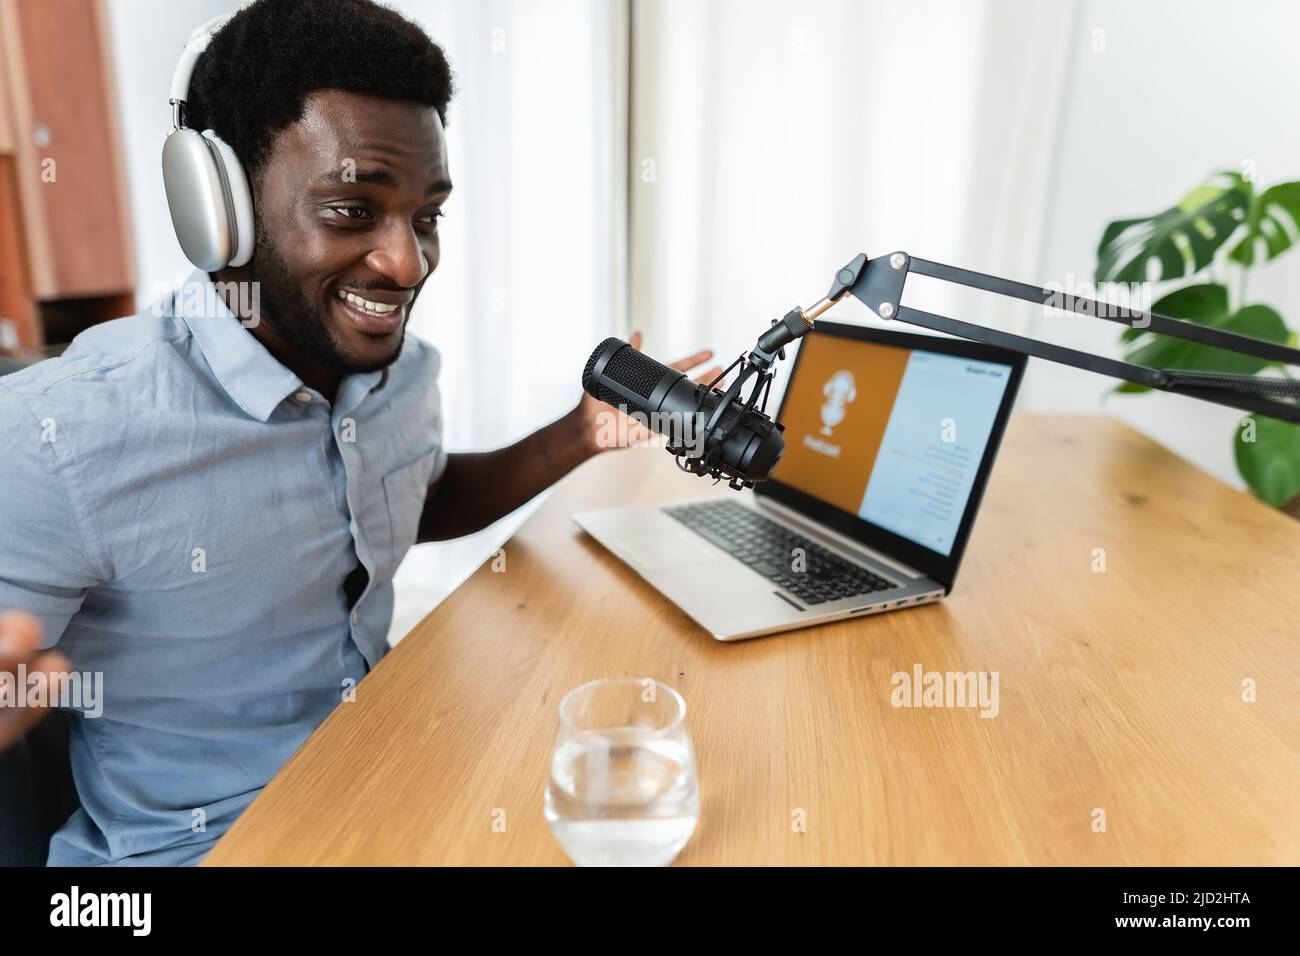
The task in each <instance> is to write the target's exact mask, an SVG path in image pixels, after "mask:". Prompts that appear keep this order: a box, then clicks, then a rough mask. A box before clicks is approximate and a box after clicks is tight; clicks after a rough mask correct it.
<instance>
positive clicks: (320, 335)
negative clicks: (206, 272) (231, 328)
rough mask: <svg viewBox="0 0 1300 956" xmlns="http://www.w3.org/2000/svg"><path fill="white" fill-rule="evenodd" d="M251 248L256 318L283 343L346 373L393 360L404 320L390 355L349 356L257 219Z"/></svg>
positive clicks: (399, 347) (382, 365)
mask: <svg viewBox="0 0 1300 956" xmlns="http://www.w3.org/2000/svg"><path fill="white" fill-rule="evenodd" d="M254 248H255V250H256V252H255V253H254V256H253V259H252V261H251V262H250V263H249V269H250V273H251V277H252V280H253V281H254V282H256V283H258V295H259V304H260V313H259V319H260V320H261V321H262V322H265V323H266V324H267V325H269V326H270V327H271V329H272V330H274V331H275V333H276V334H277V335H279V336H280V338H282V339H283V340H284V341H285V342H287V343H288V344H289V345H291V346H293V347H294V348H295V349H297V350H298V351H299V352H301V353H302V354H303V356H304V357H306V358H308V359H310V360H311V361H313V362H315V363H316V364H317V365H320V366H322V367H324V368H328V369H332V370H334V371H338V372H343V373H344V374H349V375H351V374H356V373H364V372H377V371H379V370H380V369H382V368H387V367H388V366H389V365H392V364H393V363H394V362H395V361H397V357H398V356H399V355H401V354H402V345H403V344H404V343H405V341H406V324H405V323H403V324H402V331H401V333H400V334H399V336H398V340H397V348H395V349H394V350H393V354H392V355H391V356H388V357H387V358H383V359H378V360H373V359H372V360H362V359H359V358H357V357H356V356H355V355H350V354H349V353H348V351H347V350H346V349H345V348H344V347H343V346H342V345H341V344H340V343H339V341H338V340H337V339H336V338H335V336H334V335H333V333H332V332H331V331H330V326H329V323H328V322H327V321H326V320H325V317H324V316H322V315H320V314H319V313H318V312H317V310H316V308H315V307H314V306H313V305H312V303H311V300H310V299H308V298H307V297H306V296H305V295H303V293H302V290H301V289H300V288H299V286H298V285H297V284H296V283H295V282H294V279H293V276H292V274H291V273H290V271H289V266H288V264H287V263H286V262H285V261H284V258H283V256H281V255H280V250H279V249H277V248H276V246H275V243H274V242H272V241H271V239H270V237H268V236H267V235H266V233H265V232H263V231H262V224H261V223H260V222H259V223H258V224H257V238H256V245H255V246H254Z"/></svg>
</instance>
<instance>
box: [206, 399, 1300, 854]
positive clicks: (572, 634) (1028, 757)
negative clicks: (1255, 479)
mask: <svg viewBox="0 0 1300 956" xmlns="http://www.w3.org/2000/svg"><path fill="white" fill-rule="evenodd" d="M708 493H710V490H709V486H708V485H707V484H706V483H705V482H701V481H694V480H689V479H687V478H686V477H684V476H682V475H679V474H678V473H677V472H676V471H675V470H674V469H673V467H672V463H671V461H669V460H668V458H667V456H666V455H665V454H664V453H663V452H662V451H660V450H657V449H637V450H634V451H627V452H619V453H611V454H608V455H604V456H602V457H600V458H598V459H596V460H594V461H592V462H589V463H588V464H586V465H585V466H583V467H582V468H581V469H580V470H579V471H577V472H575V473H574V474H573V475H571V476H570V477H569V478H568V479H566V480H565V481H564V482H563V483H562V484H561V486H560V487H559V488H557V489H556V491H555V493H554V494H553V495H552V497H551V498H550V499H549V500H548V501H547V502H546V503H545V504H544V505H543V506H542V507H541V509H540V510H539V511H538V512H537V514H536V515H534V516H533V518H532V519H531V520H530V521H529V522H528V523H527V525H525V526H524V528H523V529H522V530H521V531H520V532H519V534H518V535H517V536H516V537H515V538H514V539H513V540H512V541H511V542H510V543H509V544H508V545H507V546H506V549H505V553H506V561H507V565H506V571H505V572H504V573H494V572H493V571H492V570H491V568H490V562H489V564H488V565H485V566H484V567H482V568H480V569H479V570H478V572H477V573H476V574H475V575H474V576H473V577H472V578H470V579H469V581H468V582H466V584H465V585H464V586H463V587H461V588H460V590H458V591H457V592H456V593H455V594H453V595H452V596H451V597H450V598H448V599H447V601H446V602H444V603H443V604H442V605H441V606H440V607H439V608H437V610H435V611H434V612H433V613H432V614H430V615H429V616H428V618H426V619H425V620H424V622H423V623H422V624H421V625H420V626H419V627H418V628H416V629H415V631H414V632H413V633H412V634H410V636H408V637H407V638H406V639H405V640H404V641H402V642H401V644H399V645H398V647H397V648H396V649H395V650H394V651H393V652H392V653H391V654H389V655H388V657H387V658H385V660H384V661H383V662H382V663H381V664H380V666H379V667H378V668H376V670H375V671H374V672H373V673H372V674H370V675H369V676H368V677H367V678H366V679H365V680H364V681H362V683H361V684H360V685H359V687H358V689H357V690H358V694H357V701H356V702H355V703H352V704H345V705H342V706H340V707H339V708H338V709H337V710H336V711H335V712H334V713H333V714H332V715H331V716H330V717H329V719H328V720H326V721H325V723H324V724H323V725H322V726H321V727H320V728H319V730H317V732H316V733H315V734H314V735H313V736H312V737H311V739H310V740H308V741H307V743H306V744H305V745H304V746H303V747H302V749H301V750H299V752H298V753H297V754H295V755H294V757H293V758H292V759H291V760H290V761H289V762H288V764H286V766H285V767H284V769H283V770H282V771H281V772H280V773H279V774H278V775H277V776H276V777H275V779H274V780H272V781H271V783H270V785H269V786H267V788H266V789H265V791H264V792H263V793H262V794H261V796H260V797H259V798H258V799H257V800H256V802H254V803H253V805H252V807H251V808H250V809H249V810H248V811H247V812H246V813H245V814H244V816H243V817H242V818H241V819H240V820H239V821H238V822H237V823H236V824H235V826H234V827H233V828H232V829H231V831H230V832H229V833H228V834H227V835H226V836H225V838H224V839H223V840H221V842H220V843H219V844H218V845H217V847H216V848H215V850H214V851H213V852H212V853H211V854H210V855H209V857H208V860H207V862H209V863H214V864H562V863H565V862H566V858H565V856H564V855H563V853H562V852H561V850H560V848H559V846H558V845H557V844H556V843H555V841H554V840H553V839H552V838H551V835H550V832H549V830H548V829H547V826H546V823H545V821H544V820H543V818H542V791H543V787H544V785H545V782H546V765H547V757H548V754H549V752H550V747H551V742H552V735H553V734H554V731H555V728H556V721H557V718H556V706H557V704H558V703H559V700H560V698H561V697H562V696H563V695H564V694H565V692H567V691H568V690H570V689H571V688H573V687H575V686H577V685H578V684H581V683H583V682H584V681H587V680H590V679H592V678H596V677H604V676H612V675H635V676H645V677H654V678H658V679H660V680H663V681H666V682H667V683H669V684H671V685H672V686H674V687H676V688H678V689H679V690H680V691H681V692H682V694H683V695H684V696H685V698H686V702H687V707H688V713H687V722H688V725H689V727H690V729H691V732H692V733H693V735H694V738H695V744H696V750H697V757H698V765H699V772H700V780H701V787H702V807H701V817H700V825H699V828H698V829H697V831H696V833H695V836H694V837H693V838H692V839H691V842H690V843H689V844H688V845H687V847H686V849H685V850H684V851H683V853H682V855H681V857H680V858H679V862H680V863H695V864H784V863H789V864H804V863H816V864H821V863H835V864H1144V865H1146V864H1152V865H1154V864H1292V865H1294V864H1296V863H1300V638H1298V636H1297V630H1298V626H1297V621H1300V588H1297V582H1298V581H1300V524H1297V523H1296V522H1295V521H1294V520H1292V519H1290V518H1287V517H1285V516H1284V515H1281V514H1279V513H1277V512H1275V511H1272V510H1270V509H1269V508H1266V507H1265V506H1263V505H1262V504H1259V503H1258V502H1256V501H1255V500H1253V499H1251V498H1250V497H1248V496H1247V495H1245V494H1242V493H1239V492H1237V491H1234V490H1232V489H1230V488H1228V487H1226V486H1224V485H1222V484H1220V483H1219V482H1217V481H1215V480H1213V479H1211V478H1209V477H1208V476H1206V475H1205V474H1203V473H1201V472H1200V471H1197V470H1196V469H1194V468H1192V467H1191V466H1189V465H1187V464H1186V463H1184V462H1183V461H1181V460H1180V459H1178V458H1176V457H1174V456H1173V455H1171V454H1170V453H1169V452H1167V451H1164V450H1163V449H1162V448H1160V447H1159V446H1157V445H1156V444H1154V443H1153V442H1151V441H1149V440H1147V439H1146V438H1143V437H1141V436H1139V435H1138V434H1136V433H1135V432H1133V431H1131V430H1129V429H1127V428H1125V427H1124V426H1122V425H1119V424H1117V423H1115V422H1112V421H1108V420H1103V419H1093V418H1074V417H1055V416H1053V417H1037V416H1026V415H1019V416H1017V418H1016V420H1015V421H1013V423H1012V426H1011V429H1010V431H1009V433H1008V435H1007V438H1006V441H1005V444H1004V448H1003V451H1002V455H1001V458H1000V459H999V461H998V463H997V466H996V468H995V469H994V473H993V477H992V480H991V482H990V485H989V489H988V493H987V495H986V497H985V503H984V508H983V512H982V514H981V516H980V518H979V520H978V521H977V523H976V526H975V530H974V534H973V536H972V538H971V542H970V546H969V549H968V551H967V556H966V561H965V565H964V567H963V568H962V572H961V575H960V577H959V579H958V582H957V589H956V591H955V593H954V594H953V596H952V597H951V598H950V599H949V600H947V601H945V602H943V603H942V604H937V605H933V606H929V607H919V608H915V609H910V610H905V611H901V612H895V613H887V614H882V615H877V616H873V617H869V618H863V619H857V620H854V621H851V622H847V623H840V624H834V625H830V626H825V627H821V628H814V629H810V630H804V631H796V632H791V633H787V634H781V635H776V636H773V637H764V638H758V639H756V640H752V641H744V642H740V643H734V644H723V643H718V642H715V641H714V640H712V639H711V638H710V637H708V636H707V635H706V634H705V633H704V632H703V631H701V630H699V629H698V628H696V627H695V626H694V625H693V624H692V623H691V622H690V621H689V620H688V619H687V618H686V617H685V616H684V615H682V614H681V612H679V611H678V610H677V609H676V608H675V607H674V606H673V605H672V604H670V603H669V602H668V601H666V600H665V599H664V598H662V597H660V596H659V595H658V593H656V592H655V591H653V590H652V589H651V588H650V587H649V586H647V585H646V584H645V583H644V582H642V581H641V580H640V578H638V577H637V576H636V574H635V573H633V572H632V571H631V570H629V569H628V568H627V567H626V566H624V565H623V564H621V563H620V562H618V561H617V560H616V559H614V558H613V557H612V556H611V555H609V554H608V553H607V552H605V551H604V550H603V549H602V548H601V547H600V546H599V545H597V544H596V543H595V542H594V541H592V540H591V539H589V538H587V537H585V536H584V535H583V534H582V533H580V532H579V531H578V529H577V528H576V527H575V526H574V525H573V524H572V522H571V521H570V520H569V518H570V515H571V514H572V513H573V512H575V511H579V510H582V509H585V508H594V507H603V506H609V505H616V504H620V503H624V502H630V501H634V500H646V499H669V498H683V497H692V496H699V495H701V494H708ZM712 493H714V494H723V493H726V492H725V491H724V490H723V489H716V490H713V491H712ZM1096 548H1104V549H1105V560H1106V570H1105V572H1104V573H1097V572H1094V571H1093V570H1092V569H1093V565H1094V560H1095V557H1094V549H1096ZM918 662H919V663H921V664H922V665H923V666H924V668H925V669H926V670H938V671H949V670H952V671H967V670H974V671H981V670H984V671H998V672H999V674H1000V692H1001V700H1000V713H999V714H998V716H997V717H995V718H992V719H983V718H981V717H980V716H979V715H978V713H977V712H976V711H974V710H957V709H947V710H945V709H920V708H912V709H895V708H894V707H893V706H891V704H890V694H891V690H892V688H891V684H890V677H891V675H892V674H893V673H895V672H896V671H911V670H912V668H913V665H914V664H915V663H918ZM1244 678H1254V680H1255V681H1256V682H1257V693H1258V699H1257V701H1256V702H1255V703H1246V702H1243V700H1242V681H1243V679H1244ZM1094 808H1102V809H1104V810H1105V813H1106V831H1105V832H1094V831H1093V827H1092V824H1093V819H1094V817H1093V810H1094ZM498 809H499V810H504V811H505V822H506V828H505V832H494V830H493V821H494V816H493V813H494V811H495V810H498ZM796 809H800V810H803V811H804V814H805V818H806V826H807V829H806V832H802V833H798V832H793V831H792V826H791V822H792V813H793V811H795V810H796ZM499 816H500V815H499V814H498V819H499Z"/></svg>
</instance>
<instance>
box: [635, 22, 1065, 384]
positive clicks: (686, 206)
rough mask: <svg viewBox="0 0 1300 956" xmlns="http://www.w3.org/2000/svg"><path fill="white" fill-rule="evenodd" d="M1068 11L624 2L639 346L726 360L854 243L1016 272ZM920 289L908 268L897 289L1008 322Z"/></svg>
mask: <svg viewBox="0 0 1300 956" xmlns="http://www.w3.org/2000/svg"><path fill="white" fill-rule="evenodd" d="M1072 6H1073V5H1072V3H1056V2H1054V3H1041V2H1033V0H983V2H960V3H959V2H953V0H920V2H917V0H909V2H906V3H899V2H883V0H881V2H868V0H813V2H803V3H792V2H783V0H705V2H701V0H634V2H633V8H632V11H633V12H632V16H633V31H632V44H633V49H632V64H633V67H632V69H633V83H632V121H633V122H632V136H631V155H630V156H629V166H630V176H629V180H630V186H629V188H630V203H631V259H630V261H631V298H630V322H631V324H632V325H633V326H636V327H641V328H643V329H644V330H645V331H646V334H647V343H646V347H647V349H648V350H649V351H650V352H651V353H652V354H656V355H668V354H674V353H677V352H681V351H685V350H687V349H689V348H693V347H695V346H697V345H704V346H708V347H713V348H716V349H718V350H719V351H720V352H721V353H722V354H723V355H724V356H725V357H727V358H728V359H729V358H731V357H733V356H734V355H735V354H737V353H739V351H741V350H742V349H745V348H748V347H749V346H750V345H752V344H753V341H754V338H755V337H756V336H757V334H758V333H759V332H760V331H761V330H762V328H763V327H764V326H765V325H766V324H767V322H768V321H769V320H771V319H774V318H777V317H779V316H781V315H782V314H784V313H785V312H786V311H787V310H788V309H790V308H791V307H792V306H794V305H810V304H811V303H812V302H813V301H815V300H816V299H817V298H820V296H821V295H822V294H823V293H824V292H825V290H826V288H827V287H828V286H829V285H830V282H831V279H832V277H833V275H834V273H835V270H836V269H838V268H839V267H840V266H841V265H843V264H844V263H846V262H848V261H849V260H850V259H851V258H853V256H855V255H856V254H857V253H859V252H865V253H867V254H868V255H871V256H876V255H880V254H882V253H884V252H887V251H892V250H895V249H904V250H906V251H908V252H910V253H912V254H914V255H918V256H921V257H923V258H927V259H934V260H939V261H944V262H949V263H951V264H954V265H962V266H965V267H967V268H972V269H975V270H977V271H985V272H993V273H997V274H1003V275H1010V276H1030V275H1032V274H1033V271H1034V269H1035V267H1036V266H1037V247H1038V241H1039V236H1040V230H1041V223H1042V218H1043V210H1044V202H1045V196H1046V190H1047V183H1048V172H1049V167H1050V162H1051V159H1052V152H1053V144H1054V133H1055V117H1056V113H1057V107H1058V102H1059V98H1060V95H1061V90H1062V85H1063V79H1064V73H1065V65H1066V62H1067V60H1068V56H1067V52H1068V50H1067V46H1066V42H1065V39H1066V34H1067V32H1068V30H1069V25H1070V22H1071V14H1072ZM936 286H937V284H936V283H933V282H930V281H928V280H925V279H923V278H914V279H912V280H909V285H908V291H907V293H906V295H905V299H906V301H907V302H908V303H909V304H911V305H916V306H919V307H922V308H929V309H935V310H941V311H947V312H948V314H952V315H954V316H956V317H960V318H966V319H969V320H972V321H979V322H984V321H991V320H992V321H995V322H1000V321H1002V320H1004V319H1006V320H1008V323H1007V324H1009V325H1010V326H1018V327H1023V326H1024V324H1025V322H1026V320H1027V316H1024V315H1022V314H1017V313H1015V310H1014V309H1012V310H1005V309H1002V310H1000V309H998V308H997V305H996V303H993V304H990V303H989V302H987V301H983V302H981V301H979V300H978V299H977V298H976V297H974V296H970V295H963V294H961V293H958V292H949V291H946V290H945V289H944V288H939V287H936ZM830 317H831V318H834V319H838V320H840V321H850V322H853V321H869V313H868V312H867V310H866V309H865V308H863V307H862V306H860V305H857V304H848V303H845V304H841V305H840V306H838V307H837V309H836V311H835V312H834V313H832V315H831V316H830Z"/></svg>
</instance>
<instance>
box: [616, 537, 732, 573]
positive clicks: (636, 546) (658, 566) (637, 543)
mask: <svg viewBox="0 0 1300 956" xmlns="http://www.w3.org/2000/svg"><path fill="white" fill-rule="evenodd" d="M620 543H621V544H622V546H623V549H624V550H626V551H627V553H628V555H629V556H630V557H631V559H632V561H633V562H635V563H636V564H637V565H639V566H640V567H642V568H644V569H645V570H646V571H662V570H664V569H665V568H680V567H682V566H683V565H687V564H699V563H700V562H702V561H716V560H718V554H717V552H714V551H709V550H708V549H706V548H705V547H704V546H703V545H700V544H696V543H695V542H694V541H692V540H691V539H690V538H689V537H687V536H686V535H684V534H681V533H675V532H662V533H659V534H646V535H639V536H637V537H635V538H625V539H624V540H623V541H622V542H620Z"/></svg>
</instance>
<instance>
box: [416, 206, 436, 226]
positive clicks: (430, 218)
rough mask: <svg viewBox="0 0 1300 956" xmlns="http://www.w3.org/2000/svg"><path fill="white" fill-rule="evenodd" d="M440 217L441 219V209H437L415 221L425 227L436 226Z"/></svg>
mask: <svg viewBox="0 0 1300 956" xmlns="http://www.w3.org/2000/svg"><path fill="white" fill-rule="evenodd" d="M442 217H443V211H442V210H441V209H437V210H435V211H433V212H427V213H425V214H424V215H423V216H421V217H420V218H419V219H417V220H415V221H416V222H418V223H420V224H422V225H425V226H437V225H438V220H439V219H441V218H442Z"/></svg>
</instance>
